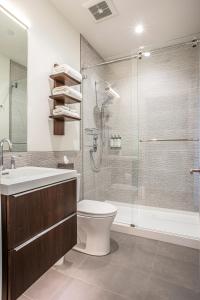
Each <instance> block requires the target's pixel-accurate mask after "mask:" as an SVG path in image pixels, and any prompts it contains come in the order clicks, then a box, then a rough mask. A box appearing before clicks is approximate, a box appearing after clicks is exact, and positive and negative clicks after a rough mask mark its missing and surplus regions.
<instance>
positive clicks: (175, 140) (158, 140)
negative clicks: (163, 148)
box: [140, 139, 199, 143]
mask: <svg viewBox="0 0 200 300" xmlns="http://www.w3.org/2000/svg"><path fill="white" fill-rule="evenodd" d="M146 142H199V139H149V140H140V143H146Z"/></svg>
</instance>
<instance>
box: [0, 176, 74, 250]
mask: <svg viewBox="0 0 200 300" xmlns="http://www.w3.org/2000/svg"><path fill="white" fill-rule="evenodd" d="M3 205H4V206H6V207H4V209H5V210H6V215H7V220H6V223H7V244H8V250H10V249H13V248H15V247H17V246H18V245H20V244H22V243H24V242H25V241H27V240H29V239H30V238H32V237H33V236H35V235H37V234H38V233H40V232H42V231H44V230H45V229H47V228H48V227H50V226H52V225H54V224H56V223H57V222H59V221H61V220H63V219H65V218H66V217H67V216H69V215H71V214H73V213H74V212H76V179H74V180H70V181H66V182H62V183H57V184H55V185H51V186H47V187H43V188H41V189H38V190H33V191H29V192H25V193H21V194H16V195H13V196H8V197H5V196H4V199H3Z"/></svg>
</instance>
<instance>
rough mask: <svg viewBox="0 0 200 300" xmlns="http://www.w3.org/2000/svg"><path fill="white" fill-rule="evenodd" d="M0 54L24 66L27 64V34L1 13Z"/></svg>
mask: <svg viewBox="0 0 200 300" xmlns="http://www.w3.org/2000/svg"><path fill="white" fill-rule="evenodd" d="M0 53H2V54H3V55H5V56H7V57H8V58H10V59H11V60H13V61H15V62H17V63H19V64H22V65H24V66H25V65H26V63H27V32H26V30H24V29H23V28H22V27H21V26H20V25H18V24H17V23H16V22H15V21H13V20H11V19H10V18H9V17H8V16H6V15H5V14H4V13H3V12H1V11H0Z"/></svg>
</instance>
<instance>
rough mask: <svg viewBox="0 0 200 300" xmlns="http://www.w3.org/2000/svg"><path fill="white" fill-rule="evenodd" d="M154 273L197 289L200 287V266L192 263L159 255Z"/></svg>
mask: <svg viewBox="0 0 200 300" xmlns="http://www.w3.org/2000/svg"><path fill="white" fill-rule="evenodd" d="M153 275H156V276H158V277H160V279H163V280H166V281H169V282H172V283H175V284H177V285H180V286H182V287H185V288H189V289H192V290H195V291H198V290H199V288H200V281H199V267H198V265H194V264H192V263H187V262H183V261H180V260H175V259H171V258H167V257H164V256H160V255H157V257H156V260H155V263H154V268H153Z"/></svg>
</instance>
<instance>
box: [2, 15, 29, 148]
mask: <svg viewBox="0 0 200 300" xmlns="http://www.w3.org/2000/svg"><path fill="white" fill-rule="evenodd" d="M3 138H9V139H10V140H11V142H12V144H13V151H27V31H26V30H25V29H24V28H23V27H21V26H20V24H18V23H17V22H16V21H14V20H13V19H11V18H10V17H8V16H7V15H6V14H5V13H4V12H2V11H0V140H1V139H3Z"/></svg>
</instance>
